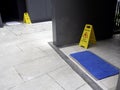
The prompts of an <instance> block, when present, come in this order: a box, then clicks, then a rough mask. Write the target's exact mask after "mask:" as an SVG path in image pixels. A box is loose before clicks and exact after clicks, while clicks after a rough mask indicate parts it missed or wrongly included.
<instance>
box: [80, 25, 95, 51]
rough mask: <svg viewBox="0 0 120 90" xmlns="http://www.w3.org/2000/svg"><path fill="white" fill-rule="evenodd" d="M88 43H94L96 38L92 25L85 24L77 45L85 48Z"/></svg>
mask: <svg viewBox="0 0 120 90" xmlns="http://www.w3.org/2000/svg"><path fill="white" fill-rule="evenodd" d="M89 43H92V44H96V38H95V34H94V29H93V26H92V25H90V24H86V25H85V28H84V31H83V33H82V37H81V39H80V42H79V46H82V47H84V48H86V49H87V48H88V45H89Z"/></svg>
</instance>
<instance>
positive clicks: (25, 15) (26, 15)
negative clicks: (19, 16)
mask: <svg viewBox="0 0 120 90" xmlns="http://www.w3.org/2000/svg"><path fill="white" fill-rule="evenodd" d="M23 22H24V23H26V24H31V20H30V16H29V14H28V13H27V12H25V13H24V17H23Z"/></svg>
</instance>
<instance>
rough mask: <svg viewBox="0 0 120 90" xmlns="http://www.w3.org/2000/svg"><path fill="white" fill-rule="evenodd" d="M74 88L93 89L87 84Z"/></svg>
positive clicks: (81, 89)
mask: <svg viewBox="0 0 120 90" xmlns="http://www.w3.org/2000/svg"><path fill="white" fill-rule="evenodd" d="M76 90H93V89H92V88H91V87H90V86H89V85H88V84H84V85H83V86H81V87H80V88H78V89H76Z"/></svg>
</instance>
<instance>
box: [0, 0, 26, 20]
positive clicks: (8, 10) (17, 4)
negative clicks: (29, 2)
mask: <svg viewBox="0 0 120 90" xmlns="http://www.w3.org/2000/svg"><path fill="white" fill-rule="evenodd" d="M25 6H26V5H25V0H7V1H6V0H0V12H1V17H2V20H3V22H7V21H14V20H23V13H24V12H25V10H26V8H25Z"/></svg>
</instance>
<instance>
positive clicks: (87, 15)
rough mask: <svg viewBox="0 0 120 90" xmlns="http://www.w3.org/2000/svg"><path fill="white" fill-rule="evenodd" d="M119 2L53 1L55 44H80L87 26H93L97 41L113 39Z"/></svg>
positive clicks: (100, 0)
mask: <svg viewBox="0 0 120 90" xmlns="http://www.w3.org/2000/svg"><path fill="white" fill-rule="evenodd" d="M116 2H117V0H99V1H98V0H52V6H53V43H54V44H55V45H56V46H64V45H70V44H74V43H78V42H79V39H80V37H81V33H82V32H83V29H84V26H85V24H92V25H93V27H94V31H95V35H96V38H97V40H103V39H107V38H111V37H112V35H113V27H114V15H115V8H116Z"/></svg>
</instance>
